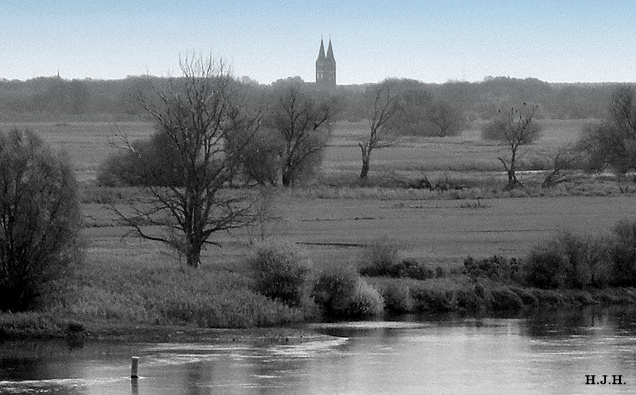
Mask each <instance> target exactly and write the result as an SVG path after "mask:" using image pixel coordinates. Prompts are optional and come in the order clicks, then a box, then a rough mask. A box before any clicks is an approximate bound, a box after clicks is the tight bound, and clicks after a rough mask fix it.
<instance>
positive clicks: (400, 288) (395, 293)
mask: <svg viewBox="0 0 636 395" xmlns="http://www.w3.org/2000/svg"><path fill="white" fill-rule="evenodd" d="M382 297H383V298H384V307H385V308H386V310H388V311H390V312H393V313H410V312H412V311H413V298H412V297H411V290H410V289H409V287H408V286H407V285H404V284H400V283H397V282H391V283H389V284H388V285H387V286H386V287H385V288H384V290H383V292H382Z"/></svg>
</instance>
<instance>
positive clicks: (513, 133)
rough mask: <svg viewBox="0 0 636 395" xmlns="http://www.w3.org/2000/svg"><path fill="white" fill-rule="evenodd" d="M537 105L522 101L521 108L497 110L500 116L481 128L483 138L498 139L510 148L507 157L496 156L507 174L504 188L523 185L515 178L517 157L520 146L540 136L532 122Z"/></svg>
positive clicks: (537, 126)
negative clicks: (529, 104) (506, 110)
mask: <svg viewBox="0 0 636 395" xmlns="http://www.w3.org/2000/svg"><path fill="white" fill-rule="evenodd" d="M537 107H538V106H536V105H531V106H528V105H527V104H526V103H523V107H522V108H521V109H516V108H514V107H510V111H508V112H501V111H499V114H501V116H500V117H498V118H496V119H494V120H493V121H491V122H490V123H488V124H487V125H486V126H485V127H484V129H483V130H482V138H483V139H484V140H496V141H499V142H500V143H501V144H504V145H506V146H508V148H509V150H510V157H509V158H503V157H501V156H500V157H498V158H497V159H499V161H500V162H501V163H502V165H503V167H504V169H505V171H506V174H507V176H508V183H507V184H506V187H505V188H504V189H505V190H511V189H514V188H516V187H523V184H522V183H521V181H519V180H518V179H517V173H516V171H517V159H518V156H519V148H520V147H521V146H523V145H528V144H532V143H533V142H534V141H536V140H537V139H538V138H539V137H540V136H541V127H540V126H539V125H538V124H537V123H536V122H533V118H534V115H535V113H536V110H537Z"/></svg>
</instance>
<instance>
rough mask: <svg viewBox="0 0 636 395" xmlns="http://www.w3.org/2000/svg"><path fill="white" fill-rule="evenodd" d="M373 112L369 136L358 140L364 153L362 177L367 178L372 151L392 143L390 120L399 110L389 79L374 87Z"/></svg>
mask: <svg viewBox="0 0 636 395" xmlns="http://www.w3.org/2000/svg"><path fill="white" fill-rule="evenodd" d="M372 93H373V113H372V115H371V119H370V120H369V129H370V130H369V136H368V137H367V138H365V139H364V140H362V141H360V142H358V146H359V147H360V151H361V154H362V169H361V170H360V178H361V179H363V180H365V179H366V178H367V176H368V175H369V166H370V163H371V153H372V152H373V150H374V149H380V148H383V147H386V146H388V145H390V144H391V141H390V140H389V139H388V133H389V131H390V127H389V124H388V122H389V121H390V120H391V118H393V116H394V115H395V114H396V112H397V111H398V106H397V97H396V96H395V95H393V94H391V91H390V86H389V82H388V81H384V82H382V83H380V84H379V85H378V86H377V87H375V88H373V90H372Z"/></svg>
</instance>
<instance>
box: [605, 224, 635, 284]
mask: <svg viewBox="0 0 636 395" xmlns="http://www.w3.org/2000/svg"><path fill="white" fill-rule="evenodd" d="M613 235H614V244H613V245H612V246H611V252H610V254H611V259H612V284H613V285H616V286H626V287H634V286H636V222H628V221H619V222H618V223H617V224H616V226H615V227H614V231H613Z"/></svg>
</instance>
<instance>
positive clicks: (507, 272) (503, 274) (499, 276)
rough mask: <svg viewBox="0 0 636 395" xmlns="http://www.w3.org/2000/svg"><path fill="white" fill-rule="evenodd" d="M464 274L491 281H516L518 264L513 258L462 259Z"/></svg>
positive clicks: (495, 256)
mask: <svg viewBox="0 0 636 395" xmlns="http://www.w3.org/2000/svg"><path fill="white" fill-rule="evenodd" d="M464 269H465V270H466V274H468V275H469V276H471V277H473V278H477V277H486V278H490V279H492V280H497V281H504V280H511V279H512V280H516V279H518V278H519V262H518V261H517V259H515V258H510V259H508V258H505V257H502V256H500V255H493V256H491V257H490V258H484V259H480V260H476V259H474V258H473V257H470V256H469V257H467V258H466V259H464Z"/></svg>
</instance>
